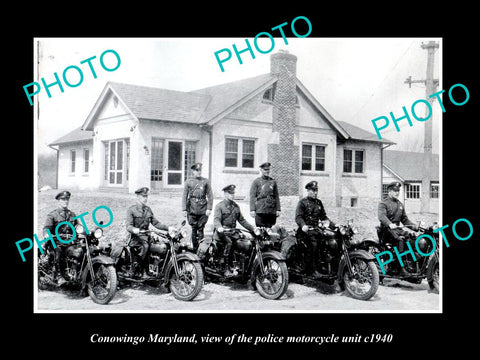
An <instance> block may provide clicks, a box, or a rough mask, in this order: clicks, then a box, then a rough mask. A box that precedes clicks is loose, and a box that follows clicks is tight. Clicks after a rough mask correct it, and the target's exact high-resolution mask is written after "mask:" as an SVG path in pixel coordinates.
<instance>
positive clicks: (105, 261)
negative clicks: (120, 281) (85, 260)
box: [82, 254, 115, 287]
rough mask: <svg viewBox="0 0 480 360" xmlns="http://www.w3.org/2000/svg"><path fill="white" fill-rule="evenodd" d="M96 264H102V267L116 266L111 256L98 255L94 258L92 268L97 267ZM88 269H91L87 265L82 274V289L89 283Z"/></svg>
mask: <svg viewBox="0 0 480 360" xmlns="http://www.w3.org/2000/svg"><path fill="white" fill-rule="evenodd" d="M96 264H102V265H106V266H114V265H115V261H114V260H113V259H112V258H111V257H109V256H106V255H102V254H100V255H97V256H95V257H92V266H93V265H96ZM88 269H89V266H88V264H87V266H85V269H83V272H82V287H84V286H85V284H86V282H87V276H88V273H89V271H88Z"/></svg>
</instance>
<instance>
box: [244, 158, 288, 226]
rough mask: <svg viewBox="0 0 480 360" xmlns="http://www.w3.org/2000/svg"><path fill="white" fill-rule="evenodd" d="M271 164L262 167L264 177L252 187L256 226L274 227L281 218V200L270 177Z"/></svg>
mask: <svg viewBox="0 0 480 360" xmlns="http://www.w3.org/2000/svg"><path fill="white" fill-rule="evenodd" d="M271 166H272V164H270V163H269V162H266V163H263V164H262V165H260V171H261V172H262V176H261V177H259V178H256V179H255V180H254V181H253V183H252V186H251V187H250V215H251V216H252V217H253V218H255V225H256V226H265V227H272V226H273V225H275V223H276V222H277V217H278V216H280V211H281V210H280V198H279V196H278V187H277V183H276V181H275V180H274V179H273V178H271V177H270V167H271Z"/></svg>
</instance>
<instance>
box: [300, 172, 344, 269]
mask: <svg viewBox="0 0 480 360" xmlns="http://www.w3.org/2000/svg"><path fill="white" fill-rule="evenodd" d="M305 189H307V196H306V197H304V198H302V199H301V200H300V201H299V202H298V204H297V209H296V211H295V222H296V223H297V225H298V230H297V237H298V238H301V239H303V240H304V241H305V244H306V245H307V250H308V254H307V259H306V264H305V265H306V274H307V275H311V274H312V273H313V276H315V277H319V276H320V273H319V272H318V269H319V263H318V262H319V253H318V252H319V241H320V240H321V232H320V231H319V229H318V225H319V221H320V220H322V221H325V220H328V221H329V227H330V228H331V229H334V228H335V224H334V223H333V222H332V221H330V219H329V218H328V216H327V213H326V212H325V208H324V207H323V204H322V201H321V200H320V199H318V198H317V195H318V183H317V182H316V181H310V182H309V183H308V184H307V185H305ZM311 228H313V229H311Z"/></svg>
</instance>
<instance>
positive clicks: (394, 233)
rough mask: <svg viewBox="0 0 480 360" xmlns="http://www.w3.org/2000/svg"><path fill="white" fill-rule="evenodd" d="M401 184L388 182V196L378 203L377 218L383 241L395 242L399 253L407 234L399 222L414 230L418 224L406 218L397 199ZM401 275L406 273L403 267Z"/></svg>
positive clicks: (402, 248)
mask: <svg viewBox="0 0 480 360" xmlns="http://www.w3.org/2000/svg"><path fill="white" fill-rule="evenodd" d="M401 186H402V184H400V183H399V182H397V181H394V182H392V183H390V184H388V186H387V191H388V196H387V197H386V198H385V200H383V201H381V202H380V203H379V204H378V220H380V231H381V233H382V234H383V238H384V240H383V241H385V242H392V243H393V244H397V245H398V250H399V252H400V253H402V252H404V250H405V236H406V235H408V232H407V231H405V230H403V229H402V228H401V227H400V228H399V226H400V224H403V225H404V226H408V227H409V228H411V229H412V230H414V231H417V230H418V226H416V225H415V223H414V222H412V221H410V219H409V218H408V216H407V214H406V212H405V206H403V204H402V203H401V202H400V200H398V195H399V194H400V187H401ZM401 275H407V273H406V271H405V268H404V267H402V269H401Z"/></svg>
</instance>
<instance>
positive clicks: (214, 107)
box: [192, 74, 277, 125]
mask: <svg viewBox="0 0 480 360" xmlns="http://www.w3.org/2000/svg"><path fill="white" fill-rule="evenodd" d="M276 80H277V77H276V76H274V75H271V74H263V75H258V76H254V77H251V78H247V79H243V80H237V81H234V82H229V83H225V84H221V85H215V86H210V87H207V88H203V89H199V90H195V91H193V92H192V93H194V94H198V95H203V96H209V97H210V98H211V102H210V103H209V104H208V107H207V108H206V110H205V113H204V116H203V120H204V122H208V123H209V125H212V124H213V123H215V122H216V121H218V120H220V119H221V118H222V117H223V116H225V115H227V114H228V113H230V112H232V111H233V110H234V109H236V108H237V107H238V106H240V105H242V104H244V103H245V102H247V101H248V100H250V99H251V98H252V97H254V96H255V95H257V94H258V93H259V92H261V91H264V90H266V89H267V88H268V87H270V86H272V85H273V83H274V82H275V81H276Z"/></svg>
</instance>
